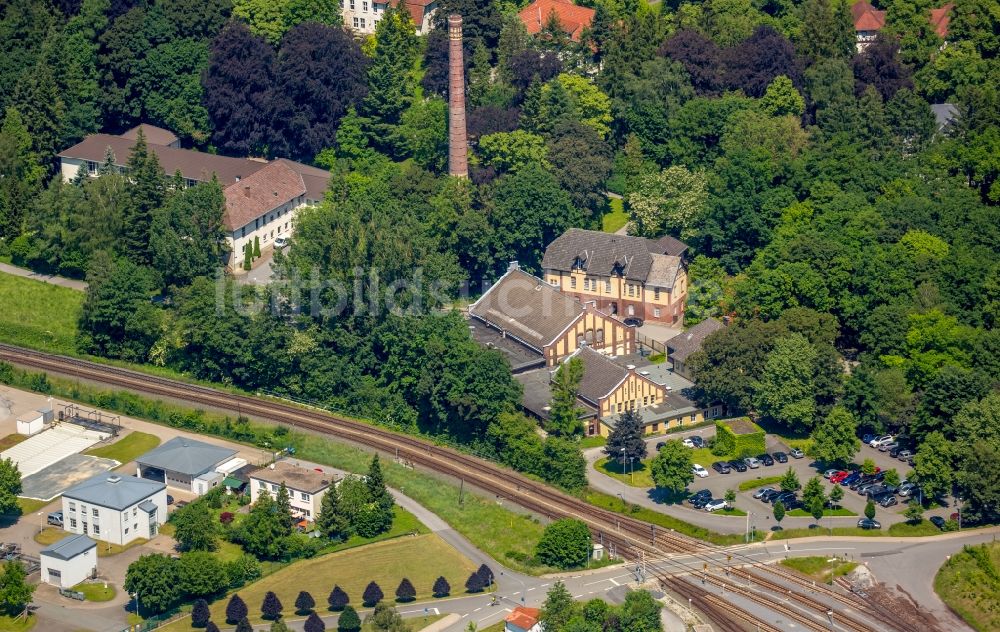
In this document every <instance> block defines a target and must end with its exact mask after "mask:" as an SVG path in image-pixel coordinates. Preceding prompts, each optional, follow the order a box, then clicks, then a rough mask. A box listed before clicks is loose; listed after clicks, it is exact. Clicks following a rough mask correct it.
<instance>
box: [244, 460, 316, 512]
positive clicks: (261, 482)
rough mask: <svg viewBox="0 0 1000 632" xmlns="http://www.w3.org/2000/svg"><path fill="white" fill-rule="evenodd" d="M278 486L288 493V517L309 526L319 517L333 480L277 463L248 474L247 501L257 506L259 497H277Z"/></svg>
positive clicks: (314, 471) (290, 465)
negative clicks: (293, 517)
mask: <svg viewBox="0 0 1000 632" xmlns="http://www.w3.org/2000/svg"><path fill="white" fill-rule="evenodd" d="M282 483H284V484H285V487H286V488H287V489H288V497H289V499H290V501H291V505H292V513H293V514H295V515H296V516H298V517H301V518H305V519H306V520H309V521H310V522H312V521H313V520H315V519H316V516H317V515H318V514H319V510H320V506H321V505H322V503H323V495H324V494H326V490H327V489H329V487H330V485H331V484H332V483H333V476H332V475H330V474H325V473H323V472H319V471H316V470H308V469H306V468H303V467H296V466H294V465H292V464H290V463H286V462H284V461H279V462H277V463H274V464H272V465H271V466H269V467H262V468H261V469H259V470H257V471H255V472H253V473H251V474H250V500H251V501H252V502H257V499H258V498H260V496H261V494H269V495H270V496H271V497H272V498H274V497H277V495H278V490H280V489H281V484H282Z"/></svg>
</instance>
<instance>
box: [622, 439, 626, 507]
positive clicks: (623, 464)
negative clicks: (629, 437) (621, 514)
mask: <svg viewBox="0 0 1000 632" xmlns="http://www.w3.org/2000/svg"><path fill="white" fill-rule="evenodd" d="M624 469H625V448H622V470H624ZM624 473H625V472H624V471H622V474H624ZM624 489H625V479H624V478H623V479H622V490H624ZM622 502H625V499H624V498H623V499H622Z"/></svg>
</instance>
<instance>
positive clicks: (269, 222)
mask: <svg viewBox="0 0 1000 632" xmlns="http://www.w3.org/2000/svg"><path fill="white" fill-rule="evenodd" d="M305 205H306V196H304V195H300V196H299V197H297V198H295V199H294V200H291V201H289V202H286V203H285V204H282V205H281V206H279V207H277V208H274V209H272V210H270V211H268V212H267V213H265V214H264V215H263V216H261V217H258V218H257V219H255V220H254V221H252V222H250V223H249V224H247V225H246V226H242V227H240V228H237V229H236V230H234V231H233V232H231V233H228V234H227V235H226V239H227V241H229V248H230V252H232V258H231V261H232V264H231V267H233V269H240V268H242V267H243V248H245V247H246V244H248V243H249V244H250V245H251V247H252V246H253V244H254V240H255V239H260V252H261V255H263V254H264V253H265V252H267V251H268V250H269V249H271V248H273V247H274V238H275V237H291V236H292V230H293V229H294V227H295V216H296V214H298V211H299V209H300V208H302V207H303V206H305Z"/></svg>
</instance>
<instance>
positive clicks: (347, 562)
mask: <svg viewBox="0 0 1000 632" xmlns="http://www.w3.org/2000/svg"><path fill="white" fill-rule="evenodd" d="M476 568H477V566H476V565H475V564H473V563H472V562H471V561H470V560H468V559H467V558H465V557H463V556H462V555H460V554H459V553H458V552H457V551H456V550H455V549H453V548H452V547H451V546H450V545H449V544H447V543H446V542H445V541H444V540H442V539H441V538H439V537H437V536H436V535H433V534H426V535H419V536H413V537H411V538H403V539H398V540H393V541H390V542H380V543H377V544H370V545H368V546H365V547H362V548H356V549H353V550H351V551H350V552H349V553H348V552H339V553H331V554H329V555H324V556H321V557H316V558H312V559H309V560H304V561H301V562H297V563H295V564H293V565H291V566H288V567H286V568H284V569H282V570H280V571H278V572H276V573H273V574H271V575H269V576H267V577H265V578H263V579H261V580H259V581H256V582H254V583H253V584H250V585H249V586H245V587H243V588H242V589H240V590H239V591H237V592H238V593H239V595H240V597H242V598H243V601H245V602H246V604H247V606H248V607H249V609H250V620H251V622H254V623H260V621H261V618H260V604H261V602H262V601H263V600H264V594H265V593H267V591H274V592H275V594H277V595H278V599H279V600H280V601H281V603H282V604H284V605H285V610H286V611H287V612H288V613H289V614H291V612H292V610H293V609H294V607H293V605H292V604H294V603H295V597H296V596H297V595H298V594H299V591H300V590H305V591H307V592H309V593H310V594H311V595H312V596H313V598H314V599H315V600H316V602H317V604H325V603H326V597H327V595H329V594H330V590H332V589H333V586H334V584H337V585H339V586H340V587H341V588H342V589H343V590H344V591H345V592H346V593H347V594H348V596H350V598H351V603H352V604H353V605H355V607H358V606H360V604H361V593H362V592H364V589H365V586H367V585H368V582H371V581H374V582H375V583H377V584H378V585H379V586H380V587H381V588H382V592H383V593H385V595H386V600H388V601H390V602H391V601H392V600H393V598H394V597H393V596H394V594H395V592H396V587H397V586H398V585H399V582H400V581H401V580H402V579H403V578H404V577H406V578H407V579H409V580H410V581H411V582H412V583H413V586H414V587H415V588H416V590H417V597H416V598H417V600H423V599H430V598H431V587H432V586H433V585H434V580H436V579H437V578H438V577H439V576H444V578H445V579H446V580H448V583H449V584H450V585H451V586H452V592H453V593H454V594H456V595H457V594H461V593H462V591H463V587H464V586H465V580H466V579H467V578H468V577H469V574H470V573H472V571H474V570H476ZM227 602H228V599H219V600H217V601H215V602H214V603H213V604H212V605H211V611H212V620H213V621H219V622H221V621H224V620H225V618H226V614H225V611H226V603H227Z"/></svg>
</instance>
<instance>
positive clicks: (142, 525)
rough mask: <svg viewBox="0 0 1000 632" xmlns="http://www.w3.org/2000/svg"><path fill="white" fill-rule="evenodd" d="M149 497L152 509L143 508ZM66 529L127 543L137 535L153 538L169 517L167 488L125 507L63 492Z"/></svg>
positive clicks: (116, 542) (105, 539)
mask: <svg viewBox="0 0 1000 632" xmlns="http://www.w3.org/2000/svg"><path fill="white" fill-rule="evenodd" d="M146 501H149V502H150V503H151V504H152V505H153V507H152V511H149V510H148V509H147V508H148V507H149V506H148V505H147V508H140V506H139V505H143V504H145V503H146ZM62 509H63V529H65V530H66V531H68V532H70V533H82V534H84V535H87V536H90V537H91V538H93V539H95V540H102V541H104V542H110V543H112V544H120V545H125V544H128V543H129V542H131V541H132V540H136V539H138V538H145V539H147V540H148V539H150V538H152V537H153V536H155V535H156V534H157V533H158V532H159V527H160V525H162V524H163V523H164V522H166V521H167V490H166V489H161V490H159V491H157V492H155V493H153V494H151V495H150V496H148V497H146V498H143V499H142V500H140V501H138V502H136V503H133V504H131V505H130V506H128V507H126V508H125V509H124V510H120V511H119V510H117V509H112V508H110V507H102V506H100V505H94V504H91V503H87V502H83V501H80V500H75V499H73V498H67V497H66V496H63V499H62Z"/></svg>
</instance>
